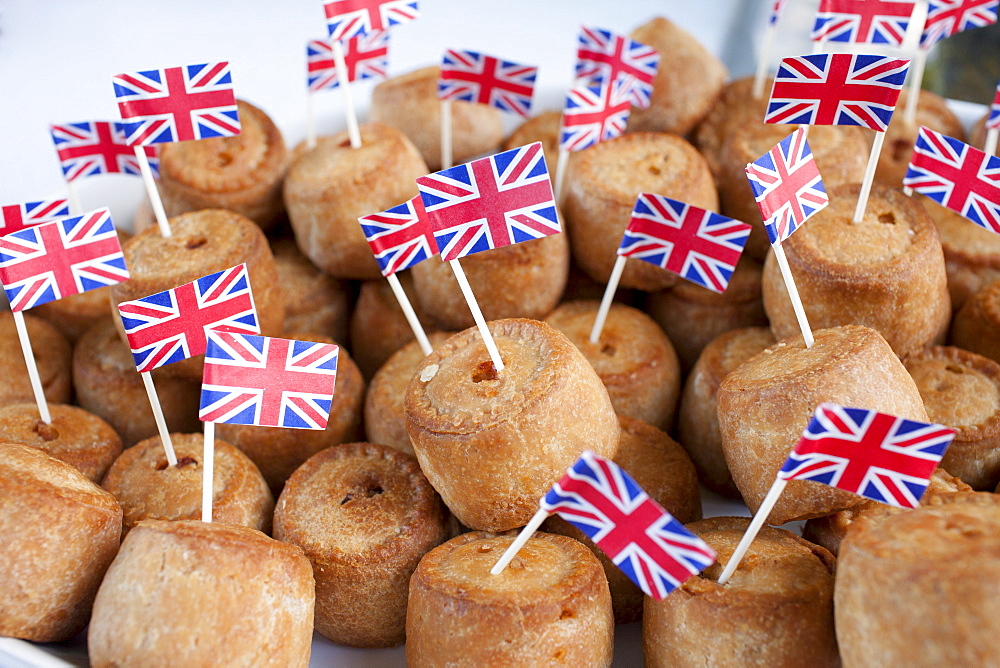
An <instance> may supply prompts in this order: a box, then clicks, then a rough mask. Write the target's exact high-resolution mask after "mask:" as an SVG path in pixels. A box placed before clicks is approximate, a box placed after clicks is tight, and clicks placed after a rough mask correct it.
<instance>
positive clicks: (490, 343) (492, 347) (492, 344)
mask: <svg viewBox="0 0 1000 668" xmlns="http://www.w3.org/2000/svg"><path fill="white" fill-rule="evenodd" d="M448 264H450V265H451V270H452V271H453V272H455V279H456V280H458V287H459V288H461V289H462V294H463V295H464V296H465V301H466V303H467V304H468V305H469V310H470V311H472V318H473V319H474V320H475V321H476V327H478V328H479V333H480V335H482V337H483V343H484V344H485V345H486V350H487V352H489V354H490V359H491V360H493V366H494V367H495V368H496V370H497V373H500V372H501V371H503V360H502V359H500V351H499V350H498V349H497V344H496V341H494V340H493V335H492V334H491V333H490V328H489V327H487V326H486V319H485V318H484V317H483V312H482V311H481V310H480V308H479V302H477V301H476V295H475V294H473V292H472V286H471V285H469V279H468V278H466V277H465V271H464V270H463V269H462V265H461V264H459V263H458V260H450V261H449V262H448Z"/></svg>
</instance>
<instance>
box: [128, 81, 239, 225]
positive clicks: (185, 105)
mask: <svg viewBox="0 0 1000 668" xmlns="http://www.w3.org/2000/svg"><path fill="white" fill-rule="evenodd" d="M112 82H113V84H114V88H115V97H116V98H118V110H119V111H120V113H121V116H122V125H121V127H122V130H123V132H124V133H125V142H126V144H128V145H129V146H132V147H133V148H134V151H135V157H136V160H137V162H138V163H139V169H140V172H141V173H142V177H143V181H144V183H145V185H146V193H147V194H148V195H149V199H150V202H151V203H152V205H153V211H154V213H155V214H156V221H157V224H158V225H159V227H160V233H161V234H163V236H165V237H169V236H170V226H169V225H168V223H167V216H166V213H165V212H164V211H163V203H162V202H161V201H160V195H159V191H157V189H156V184H155V183H154V181H153V173H152V170H151V168H150V166H149V162H148V160H147V158H146V152H145V151H144V150H143V147H144V146H148V145H149V144H162V143H165V142H176V141H192V140H196V139H206V138H209V137H232V136H234V135H238V134H239V133H240V119H239V112H238V111H237V107H236V94H235V92H234V91H233V80H232V75H231V73H230V70H229V63H227V62H224V61H223V62H216V63H200V64H197V65H187V66H184V67H166V68H161V69H158V70H144V71H141V72H126V73H124V74H118V75H115V76H114V77H112Z"/></svg>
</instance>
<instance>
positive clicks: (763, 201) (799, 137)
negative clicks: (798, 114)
mask: <svg viewBox="0 0 1000 668" xmlns="http://www.w3.org/2000/svg"><path fill="white" fill-rule="evenodd" d="M746 171H747V178H748V179H749V180H750V187H751V188H752V189H753V195H754V199H756V200H757V208H759V209H760V217H761V219H762V220H763V221H764V227H765V228H766V229H767V236H768V238H769V239H770V240H771V244H772V245H773V244H776V243H781V242H782V241H784V240H785V239H787V238H788V237H789V236H791V234H792V232H794V231H795V230H796V229H798V227H799V225H801V224H802V223H804V222H806V220H808V219H809V217H810V216H812V215H813V214H815V213H816V212H817V211H819V210H821V209H823V208H824V207H826V205H827V204H829V203H830V198H829V197H828V196H827V194H826V188H824V187H823V179H821V178H820V175H819V168H818V167H817V166H816V161H815V160H814V159H813V154H812V151H811V150H810V149H809V142H808V141H806V138H805V131H804V130H803V129H802V128H799V129H798V130H796V131H795V132H793V133H792V134H790V135H788V136H787V137H785V138H784V139H782V140H781V141H780V142H778V144H777V145H776V146H775V147H774V148H772V149H771V150H770V151H768V152H767V153H765V154H764V155H762V156H761V157H759V158H757V159H756V160H754V161H753V162H751V163H750V164H748V165H747V168H746Z"/></svg>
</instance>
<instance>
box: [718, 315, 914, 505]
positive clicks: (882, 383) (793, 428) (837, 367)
mask: <svg viewBox="0 0 1000 668" xmlns="http://www.w3.org/2000/svg"><path fill="white" fill-rule="evenodd" d="M813 334H814V336H815V343H814V344H813V346H812V347H811V348H806V347H805V344H804V343H803V342H802V339H801V337H799V338H794V339H788V340H785V341H779V342H778V343H777V344H775V345H773V346H771V347H770V348H767V349H766V350H764V351H763V352H760V353H758V354H757V355H754V356H753V357H751V358H750V359H749V360H747V361H746V362H744V363H743V364H741V365H740V366H739V367H737V368H736V369H735V370H734V371H732V372H731V373H730V374H729V375H728V376H726V377H725V379H724V380H723V381H722V384H721V385H720V386H719V393H718V411H719V430H720V433H721V434H722V449H723V452H724V453H725V455H726V463H727V464H728V465H729V470H730V471H731V472H732V474H733V480H734V481H735V482H736V486H737V487H738V488H739V490H740V493H741V494H742V496H743V499H744V500H745V501H746V504H747V506H748V507H749V508H750V511H751V512H757V509H758V508H759V507H760V503H761V501H763V499H764V496H765V495H766V494H767V490H768V489H770V487H771V485H772V484H773V482H774V479H775V476H776V475H777V473H778V470H779V469H780V468H781V466H782V464H784V463H785V460H786V459H787V458H788V453H789V452H791V451H792V448H793V447H795V444H796V443H798V441H799V439H800V438H801V437H802V431H803V430H804V429H805V427H806V425H807V424H808V423H809V420H810V418H811V417H812V415H813V413H814V411H815V410H816V406H817V405H819V404H820V403H822V402H824V401H830V402H833V403H837V404H841V405H843V406H851V407H858V408H867V409H870V410H877V411H879V412H882V413H888V414H890V415H897V416H899V417H905V418H908V419H911V420H920V421H923V422H927V421H928V420H927V413H926V412H925V411H924V404H923V401H921V399H920V393H919V392H918V391H917V386H916V385H915V384H914V382H913V379H912V378H910V374H909V373H907V372H906V369H905V368H904V367H903V364H902V362H900V361H899V358H898V357H896V355H895V354H894V353H893V352H892V349H891V348H889V344H888V343H886V341H885V339H884V338H882V336H881V335H880V334H879V333H878V332H876V331H875V330H874V329H870V328H868V327H862V326H860V325H845V326H842V327H833V328H830V329H820V330H815V331H814V332H813ZM860 502H861V497H859V496H856V495H854V494H851V493H849V492H844V491H842V490H839V489H834V488H833V487H828V486H827V485H824V484H822V483H818V482H813V481H808V480H790V481H788V485H787V487H786V488H785V491H784V492H783V493H782V495H781V498H780V499H779V500H778V503H777V504H776V505H775V507H774V510H773V511H772V512H771V514H770V516H769V523H770V524H774V525H779V524H784V523H785V522H788V521H791V520H796V519H808V518H810V517H820V516H822V515H828V514H830V513H832V512H835V511H837V510H842V509H844V508H850V507H852V506H855V505H857V504H858V503H860Z"/></svg>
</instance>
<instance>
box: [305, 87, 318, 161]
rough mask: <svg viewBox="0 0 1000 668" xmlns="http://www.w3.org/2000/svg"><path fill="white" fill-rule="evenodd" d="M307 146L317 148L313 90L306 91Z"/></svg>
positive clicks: (310, 148)
mask: <svg viewBox="0 0 1000 668" xmlns="http://www.w3.org/2000/svg"><path fill="white" fill-rule="evenodd" d="M306 148H307V149H309V150H312V149H314V148H316V110H315V101H314V100H313V93H312V91H309V90H307V91H306Z"/></svg>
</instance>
